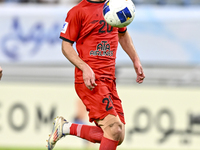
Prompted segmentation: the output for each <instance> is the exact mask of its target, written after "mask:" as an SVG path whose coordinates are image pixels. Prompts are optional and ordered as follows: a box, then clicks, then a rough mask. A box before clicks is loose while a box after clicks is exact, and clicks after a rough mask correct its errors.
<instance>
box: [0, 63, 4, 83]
mask: <svg viewBox="0 0 200 150" xmlns="http://www.w3.org/2000/svg"><path fill="white" fill-rule="evenodd" d="M2 72H3V70H2V68H1V66H0V80H1V77H2V75H3V73H2Z"/></svg>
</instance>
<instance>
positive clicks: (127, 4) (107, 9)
mask: <svg viewBox="0 0 200 150" xmlns="http://www.w3.org/2000/svg"><path fill="white" fill-rule="evenodd" d="M103 16H104V19H105V21H106V22H107V23H108V24H109V25H111V26H113V27H118V28H122V27H125V26H128V25H129V24H130V23H131V22H132V21H133V19H134V17H135V5H134V3H133V2H132V0H107V1H106V2H105V4H104V7H103Z"/></svg>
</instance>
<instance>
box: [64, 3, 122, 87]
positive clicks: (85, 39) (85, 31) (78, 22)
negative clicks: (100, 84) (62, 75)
mask: <svg viewBox="0 0 200 150" xmlns="http://www.w3.org/2000/svg"><path fill="white" fill-rule="evenodd" d="M103 6H104V2H94V1H90V0H82V1H81V2H80V3H79V4H78V5H76V6H75V7H73V8H72V9H71V10H70V11H69V12H68V14H67V17H66V20H65V24H64V26H63V30H62V31H61V33H60V38H61V39H63V40H65V41H68V42H71V43H73V42H76V49H77V52H78V54H79V57H80V58H81V59H82V60H83V61H85V62H86V63H87V64H88V65H89V66H90V67H91V68H92V69H93V71H94V73H95V78H96V79H98V78H100V77H106V78H110V79H114V78H115V59H116V52H117V47H118V32H125V31H126V27H125V28H120V29H119V28H115V27H111V26H110V25H108V24H107V23H106V21H105V20H104V18H103ZM75 82H76V83H77V82H79V83H80V82H83V77H82V71H81V70H79V69H78V68H76V69H75Z"/></svg>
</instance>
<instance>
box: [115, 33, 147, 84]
mask: <svg viewBox="0 0 200 150" xmlns="http://www.w3.org/2000/svg"><path fill="white" fill-rule="evenodd" d="M118 36H119V43H120V45H121V47H122V48H123V50H124V51H125V52H126V53H127V54H128V56H129V57H130V59H131V60H132V62H133V65H134V68H135V72H136V74H137V79H136V82H138V83H142V82H143V80H144V78H145V75H144V72H143V68H142V65H141V62H140V59H139V57H138V54H137V52H136V50H135V47H134V45H133V42H132V39H131V36H130V35H129V33H128V31H126V32H124V33H119V34H118Z"/></svg>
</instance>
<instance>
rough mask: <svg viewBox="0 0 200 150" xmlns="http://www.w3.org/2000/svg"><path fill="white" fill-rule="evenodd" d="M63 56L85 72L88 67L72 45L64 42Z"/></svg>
mask: <svg viewBox="0 0 200 150" xmlns="http://www.w3.org/2000/svg"><path fill="white" fill-rule="evenodd" d="M62 53H63V55H64V56H65V57H66V58H67V59H68V60H69V61H70V62H71V63H72V64H73V65H74V66H76V67H77V68H79V69H80V70H82V71H83V70H84V68H85V67H87V66H88V65H87V64H86V63H85V62H84V61H83V60H82V59H81V58H80V57H79V56H78V54H77V53H76V51H75V50H74V48H73V47H72V44H71V43H68V42H65V41H63V42H62Z"/></svg>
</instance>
